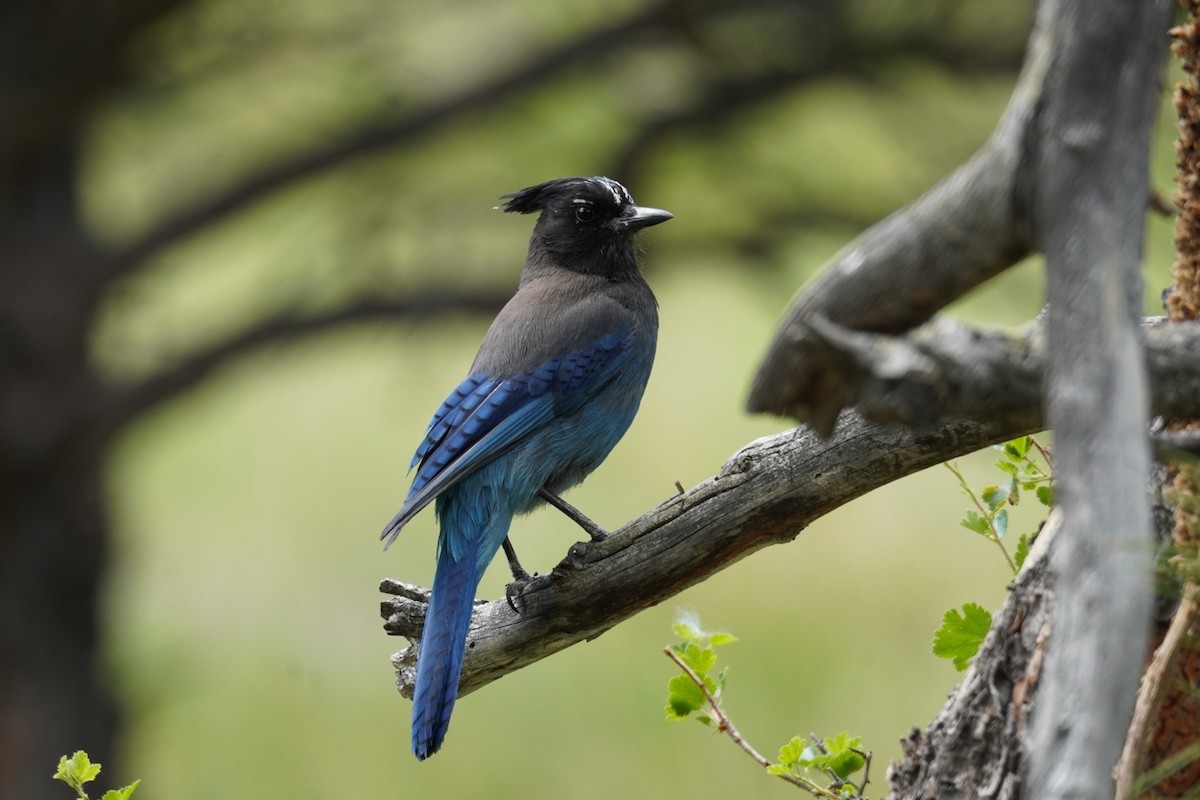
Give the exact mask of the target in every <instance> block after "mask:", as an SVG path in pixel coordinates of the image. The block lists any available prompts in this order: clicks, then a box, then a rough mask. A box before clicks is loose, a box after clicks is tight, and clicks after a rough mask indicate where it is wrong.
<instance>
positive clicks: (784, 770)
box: [767, 764, 792, 775]
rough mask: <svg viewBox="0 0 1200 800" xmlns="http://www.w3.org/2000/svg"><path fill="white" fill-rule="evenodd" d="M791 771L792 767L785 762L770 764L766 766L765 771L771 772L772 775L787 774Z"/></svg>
mask: <svg viewBox="0 0 1200 800" xmlns="http://www.w3.org/2000/svg"><path fill="white" fill-rule="evenodd" d="M791 771H792V768H791V767H789V766H788V765H787V764H772V765H771V766H769V767H767V772H769V773H771V774H772V775H787V774H789V773H791Z"/></svg>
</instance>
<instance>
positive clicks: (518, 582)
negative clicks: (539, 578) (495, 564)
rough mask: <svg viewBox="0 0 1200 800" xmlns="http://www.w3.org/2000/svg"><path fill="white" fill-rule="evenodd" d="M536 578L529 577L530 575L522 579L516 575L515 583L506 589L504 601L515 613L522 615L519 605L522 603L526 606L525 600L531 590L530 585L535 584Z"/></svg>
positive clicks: (514, 577)
mask: <svg viewBox="0 0 1200 800" xmlns="http://www.w3.org/2000/svg"><path fill="white" fill-rule="evenodd" d="M534 577H536V576H533V575H529V574H528V573H526V574H525V575H524V576H523V577H520V578H518V577H517V576H515V575H514V576H513V582H512V583H510V584H508V585H507V586H505V587H504V599H505V601H506V602H507V603H508V607H509V608H511V609H512V610H513V612H514V613H516V614H520V613H522V612H521V609H520V608H517V604H518V603H520V604H521V605H522V606H524V602H523V600H524V597H525V592H526V591H528V590H529V587H530V585H531V584H532V583H533V579H534Z"/></svg>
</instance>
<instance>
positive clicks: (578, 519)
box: [538, 486, 608, 542]
mask: <svg viewBox="0 0 1200 800" xmlns="http://www.w3.org/2000/svg"><path fill="white" fill-rule="evenodd" d="M538 497H540V498H542V499H543V500H545V501H546V502H547V503H549V504H550V505H552V506H554V507H555V508H557V509H558V510H559V511H561V512H562V513H564V514H566V515H567V516H568V517H569V518H570V519H571V520H573V521H574V522H575V524H576V525H578V526H579V527H581V528H583V529H584V530H585V531H586V532H587V535H588V536H590V537H592V541H593V542H602V541H604V540H605V539H607V538H608V531H606V530H604V529H603V528H601V527H600V526H599V525H597V524H596V523H594V522H592V521H591V520H590V519H588V518H587V516H586V515H585V514H584V513H583V512H582V511H580V510H579V509H578V508H576V507H575V506H573V505H571V504H570V503H568V502H567V501H566V500H563V499H562V498H561V497H559V496H558V495H556V494H555V493H554V492H552V491H550V490H549V489H547V488H546V487H545V486H543V487H542V488H541V489H538Z"/></svg>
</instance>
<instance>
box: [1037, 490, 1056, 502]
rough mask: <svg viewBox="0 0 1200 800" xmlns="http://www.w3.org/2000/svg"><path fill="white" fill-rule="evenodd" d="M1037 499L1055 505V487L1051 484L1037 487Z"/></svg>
mask: <svg viewBox="0 0 1200 800" xmlns="http://www.w3.org/2000/svg"><path fill="white" fill-rule="evenodd" d="M1037 499H1038V500H1039V501H1040V502H1041V504H1042V505H1044V506H1052V505H1054V489H1053V487H1050V486H1039V487H1037Z"/></svg>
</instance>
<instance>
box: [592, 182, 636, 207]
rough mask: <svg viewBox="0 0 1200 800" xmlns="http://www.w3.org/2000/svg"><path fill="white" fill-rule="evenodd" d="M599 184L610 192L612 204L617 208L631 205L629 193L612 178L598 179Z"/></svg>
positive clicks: (631, 200) (631, 199)
mask: <svg viewBox="0 0 1200 800" xmlns="http://www.w3.org/2000/svg"><path fill="white" fill-rule="evenodd" d="M600 182H601V183H603V184H604V185H605V186H606V187H607V188H608V191H610V192H612V196H613V202H614V203H616V204H617V207H618V208H619V207H621V206H624V205H633V198H632V197H630V195H629V191H628V190H627V189H626V188H625V187H624V186H622V185H621V184H619V183H617V182H616V181H614V180H613V179H612V178H600Z"/></svg>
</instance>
